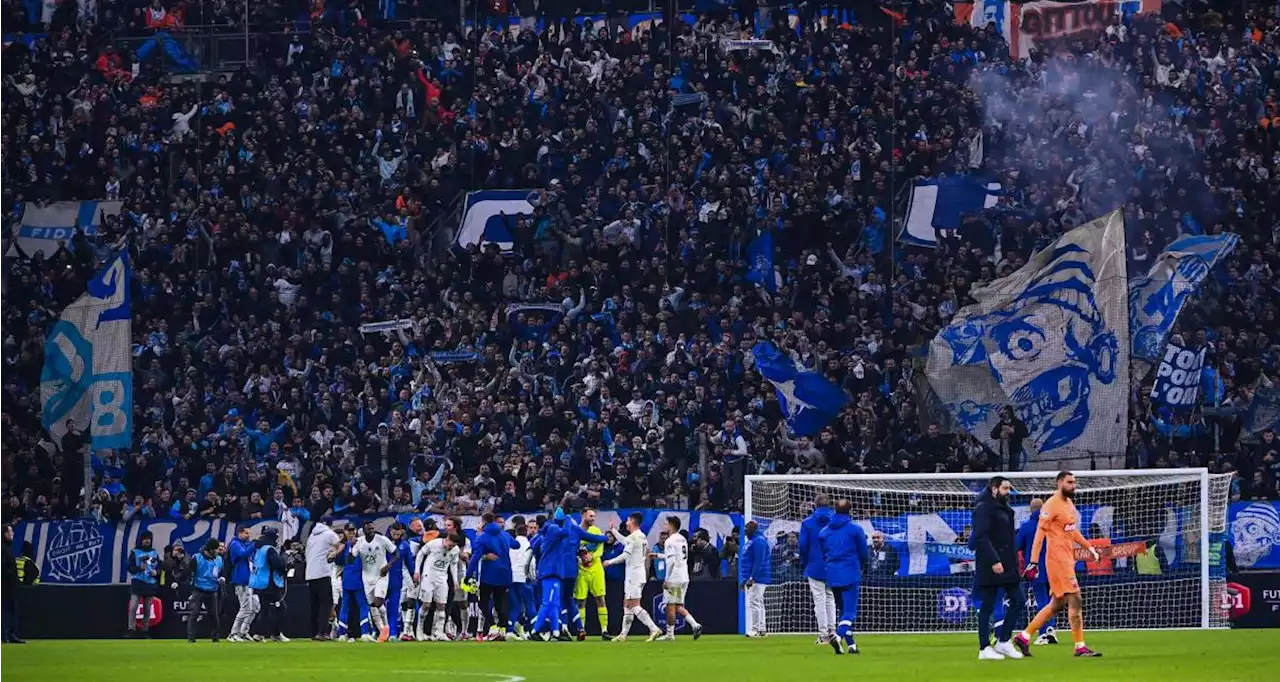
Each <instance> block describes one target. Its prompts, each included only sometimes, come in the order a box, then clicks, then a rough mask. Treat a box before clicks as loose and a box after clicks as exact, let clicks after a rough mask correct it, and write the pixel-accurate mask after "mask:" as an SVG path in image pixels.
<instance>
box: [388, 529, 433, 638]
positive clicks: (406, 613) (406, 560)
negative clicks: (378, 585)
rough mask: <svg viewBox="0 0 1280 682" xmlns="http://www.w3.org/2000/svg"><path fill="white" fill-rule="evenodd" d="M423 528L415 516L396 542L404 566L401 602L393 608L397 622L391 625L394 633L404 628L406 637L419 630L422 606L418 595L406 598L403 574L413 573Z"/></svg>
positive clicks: (403, 636) (402, 634)
mask: <svg viewBox="0 0 1280 682" xmlns="http://www.w3.org/2000/svg"><path fill="white" fill-rule="evenodd" d="M399 525H401V524H400V523H399V522H396V523H395V524H393V525H392V526H391V530H392V531H393V532H394V531H395V529H396V526H399ZM423 530H424V526H423V525H422V521H421V520H420V519H416V518H415V519H413V520H411V521H409V525H408V527H405V529H404V537H403V538H402V539H401V540H400V541H399V542H397V543H396V551H397V552H399V554H400V566H402V567H403V568H402V569H401V570H400V572H401V574H402V575H401V576H400V587H401V590H402V591H401V593H400V601H399V603H395V604H392V608H395V609H396V610H397V612H398V613H397V615H396V616H395V619H394V623H395V624H394V625H392V626H391V631H392V632H393V633H394V632H395V631H396V628H397V627H398V628H399V629H400V630H402V632H401V633H400V636H401V638H406V637H408V638H412V636H413V634H414V633H415V632H417V625H418V617H419V613H418V611H419V609H420V607H421V602H420V601H419V600H418V598H417V597H413V598H411V599H405V596H406V595H405V594H404V592H403V589H404V575H403V574H404V573H408V574H409V575H410V576H412V575H413V567H414V565H415V557H416V556H417V552H418V549H419V548H420V547H422V533H423ZM416 594H417V589H415V588H412V587H411V588H410V590H409V595H416ZM387 603H391V602H390V601H388V602H387Z"/></svg>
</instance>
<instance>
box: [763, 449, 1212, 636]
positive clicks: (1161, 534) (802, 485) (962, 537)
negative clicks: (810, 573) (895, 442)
mask: <svg viewBox="0 0 1280 682" xmlns="http://www.w3.org/2000/svg"><path fill="white" fill-rule="evenodd" d="M993 475H994V474H871V475H813V476H747V478H746V495H745V509H744V512H745V513H744V521H755V522H756V523H757V524H759V528H760V532H761V533H763V534H764V537H765V538H766V539H767V540H768V541H769V544H770V547H771V548H772V549H773V551H772V553H771V556H772V569H773V581H772V585H770V587H768V588H767V589H766V591H765V613H766V615H767V620H768V625H767V627H768V631H769V632H771V633H779V634H788V633H789V634H814V633H815V632H816V630H817V620H816V617H815V615H814V612H813V600H812V597H811V596H810V589H809V585H808V582H807V581H806V579H805V578H804V576H803V573H802V570H801V567H800V565H799V561H798V558H797V557H798V553H796V552H793V551H791V550H790V549H789V548H788V547H787V544H789V543H791V542H794V541H795V538H794V537H792V536H791V534H792V533H796V534H798V533H799V530H800V524H801V522H802V521H803V520H804V519H805V517H806V516H808V515H809V513H810V511H811V510H812V508H813V504H814V500H815V498H816V497H817V496H818V495H820V494H821V495H826V496H827V497H828V498H829V499H830V500H831V502H832V503H834V502H835V501H836V500H839V499H847V500H849V501H850V502H851V503H852V505H853V510H854V511H853V517H854V520H855V522H857V523H859V524H861V525H862V526H863V528H864V529H865V530H866V531H867V536H868V537H873V531H874V532H875V533H874V535H876V536H881V535H882V536H883V543H882V544H877V545H876V546H873V552H872V567H871V570H869V572H868V573H867V574H866V575H864V578H863V583H862V604H861V608H860V610H859V613H858V619H857V622H856V623H855V631H856V632H859V633H864V632H882V633H906V632H922V633H923V632H965V631H972V630H974V629H976V627H977V609H976V605H975V604H974V603H973V599H972V593H971V589H972V587H973V575H972V572H973V553H972V552H971V551H970V550H969V549H968V547H967V545H966V543H967V540H968V536H969V526H970V523H971V511H972V508H973V504H974V502H975V500H976V497H977V495H978V493H980V492H981V491H982V490H983V488H984V487H986V485H987V481H988V480H989V479H990V477H991V476H993ZM1000 475H1002V476H1005V477H1007V478H1009V479H1011V480H1012V482H1013V485H1014V490H1013V496H1012V498H1011V505H1012V506H1013V508H1014V511H1015V516H1016V522H1017V523H1018V524H1022V522H1023V521H1025V520H1026V519H1028V518H1029V516H1030V512H1029V510H1028V506H1029V504H1030V501H1031V500H1032V499H1033V498H1041V499H1047V498H1048V496H1050V495H1052V494H1053V493H1054V492H1055V490H1056V480H1055V479H1056V472H1014V473H1002V474H1000ZM1075 475H1076V482H1077V489H1076V495H1075V504H1076V508H1077V509H1078V511H1079V513H1080V525H1081V531H1082V532H1083V533H1084V535H1085V536H1086V537H1087V538H1089V539H1090V541H1091V544H1093V545H1094V546H1095V547H1096V548H1097V549H1098V550H1099V552H1100V553H1101V554H1103V559H1102V561H1100V562H1099V563H1098V564H1086V563H1085V562H1083V561H1080V562H1077V564H1076V574H1077V576H1078V578H1079V580H1080V585H1081V589H1082V594H1083V597H1084V602H1085V628H1086V630H1150V629H1168V628H1222V627H1226V626H1227V614H1226V611H1225V610H1224V609H1223V603H1224V602H1223V600H1224V599H1225V598H1226V597H1227V595H1226V593H1225V586H1226V567H1225V560H1224V558H1223V553H1222V541H1223V539H1224V538H1225V531H1226V514H1227V502H1228V496H1229V493H1230V485H1231V476H1230V474H1210V473H1209V472H1208V470H1207V469H1151V470H1116V471H1078V472H1075ZM783 543H787V544H783ZM780 544H781V545H782V546H781V547H780V546H779V545H780ZM1082 555H1086V552H1084V551H1083V550H1082V551H1080V552H1078V553H1077V558H1080V557H1081V556H1082ZM1033 604H1034V600H1030V599H1029V603H1028V609H1029V611H1030V613H1029V614H1028V615H1029V616H1030V615H1034V608H1035V607H1034V605H1033ZM1060 618H1061V622H1062V625H1063V626H1064V627H1065V625H1066V615H1065V613H1064V614H1063V615H1062V616H1061V617H1060ZM1022 622H1023V623H1024V624H1025V622H1026V621H1025V620H1024V621H1022Z"/></svg>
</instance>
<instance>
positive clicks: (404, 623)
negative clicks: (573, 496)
mask: <svg viewBox="0 0 1280 682" xmlns="http://www.w3.org/2000/svg"><path fill="white" fill-rule="evenodd" d="M595 519H596V512H595V511H594V510H592V509H587V510H585V511H583V513H582V516H581V523H575V522H573V521H572V520H571V519H570V518H569V517H568V516H567V515H566V514H565V513H564V511H563V510H560V509H557V510H556V512H555V514H554V515H553V516H552V517H551V518H549V519H548V518H546V517H543V516H539V517H537V518H536V519H526V518H525V517H523V516H515V517H512V518H511V520H510V530H507V529H506V528H504V519H502V518H500V517H496V516H494V515H493V514H486V515H485V516H484V517H483V520H482V526H481V528H480V529H479V530H478V531H477V532H476V534H475V538H474V539H470V538H468V537H467V536H466V535H465V534H464V533H463V532H462V530H461V526H460V521H459V520H458V519H456V518H447V519H445V522H444V530H443V531H441V530H440V529H439V528H438V527H437V525H436V522H435V520H434V519H431V518H427V519H425V520H422V519H413V520H412V521H410V523H409V524H407V525H405V524H401V523H395V524H393V525H392V526H391V528H390V530H389V531H388V535H382V534H380V533H378V532H377V531H376V529H375V527H374V526H373V524H372V523H366V524H365V525H364V528H363V532H362V534H361V535H360V536H359V537H357V535H356V531H355V528H354V527H347V528H345V529H344V531H343V535H342V536H339V535H338V534H337V533H336V532H335V531H333V530H331V529H329V528H328V527H327V526H324V525H323V524H317V525H316V529H315V530H313V531H312V533H313V535H315V534H328V535H329V536H332V537H327V536H322V537H321V538H319V539H320V541H321V542H323V543H324V544H325V545H327V546H329V547H330V549H329V551H328V553H327V556H326V558H327V560H328V561H331V562H332V569H331V570H332V577H331V581H330V582H331V584H332V590H333V594H332V598H333V601H332V602H331V603H333V604H334V608H333V610H332V612H331V613H330V614H329V618H330V635H329V637H330V638H334V639H338V640H344V641H349V640H353V639H360V640H363V641H378V642H385V641H387V640H389V639H393V638H398V639H400V640H403V641H450V640H459V639H470V638H472V637H474V638H475V639H476V640H477V641H501V640H518V641H523V640H538V641H551V640H552V639H558V640H569V639H572V638H573V637H575V636H576V637H577V638H578V639H579V640H582V639H585V638H586V636H587V635H586V628H585V621H584V617H583V614H584V613H585V610H586V608H587V605H588V599H591V600H592V601H593V602H594V605H595V607H596V613H597V618H598V621H599V623H600V630H601V631H600V636H601V638H602V639H605V640H614V641H625V640H626V638H627V635H628V633H629V632H630V630H631V627H632V624H633V622H634V621H637V620H638V621H640V624H641V625H643V626H645V628H647V630H648V641H662V640H672V639H674V638H675V626H674V624H675V622H676V615H677V614H679V615H680V616H682V617H683V618H684V620H685V622H686V623H687V624H688V625H689V627H690V628H691V629H692V632H693V637H694V639H697V638H698V637H699V636H701V634H702V627H701V625H700V624H699V623H698V621H697V620H696V619H695V618H694V617H693V615H692V614H690V613H689V612H688V610H687V609H686V608H685V606H684V596H685V594H686V592H687V590H688V585H689V570H688V554H689V549H688V542H687V540H686V539H685V536H684V535H683V534H682V533H681V532H680V520H679V518H677V517H674V516H673V517H668V518H667V519H666V522H665V523H666V530H667V535H669V537H668V538H667V539H666V540H665V542H664V544H663V547H662V549H663V551H662V553H661V554H658V553H656V552H650V551H649V549H648V548H649V543H648V538H647V536H646V535H645V533H644V531H643V530H641V527H642V525H643V523H644V518H643V516H641V515H639V514H633V515H631V516H630V517H629V518H627V520H626V524H625V526H626V533H625V534H624V533H622V532H619V531H618V530H617V529H616V528H612V527H611V528H610V529H609V532H608V534H607V535H606V534H605V533H602V532H601V531H600V530H599V529H598V528H596V526H595ZM606 554H607V555H608V557H607V558H606ZM655 558H660V559H662V561H663V563H664V564H665V566H666V575H665V578H664V582H663V593H664V596H665V600H666V607H665V608H666V611H667V613H666V615H667V619H666V623H667V627H666V630H665V632H664V631H663V630H662V629H661V628H659V627H658V625H657V624H656V623H654V621H653V618H652V617H651V616H650V615H649V613H648V612H647V611H645V609H644V607H643V606H641V603H640V602H641V598H642V597H643V590H644V585H645V583H646V582H647V580H648V563H649V560H651V559H655ZM616 564H623V565H624V567H625V579H624V592H625V594H624V600H623V604H624V605H623V609H624V613H623V618H622V624H621V628H620V629H619V630H618V631H617V633H616V634H613V633H610V632H609V628H608V625H609V610H608V607H607V606H606V603H605V567H606V566H612V565H616ZM388 605H390V607H389V606H388ZM464 616H465V617H464Z"/></svg>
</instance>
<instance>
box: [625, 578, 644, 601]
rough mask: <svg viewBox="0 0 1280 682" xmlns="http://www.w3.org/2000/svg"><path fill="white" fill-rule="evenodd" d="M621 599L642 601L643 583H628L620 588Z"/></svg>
mask: <svg viewBox="0 0 1280 682" xmlns="http://www.w3.org/2000/svg"><path fill="white" fill-rule="evenodd" d="M622 598H623V599H644V583H640V582H629V583H626V584H624V585H623V586H622Z"/></svg>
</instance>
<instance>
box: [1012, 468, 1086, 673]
mask: <svg viewBox="0 0 1280 682" xmlns="http://www.w3.org/2000/svg"><path fill="white" fill-rule="evenodd" d="M1075 496H1076V477H1075V474H1072V473H1071V472H1070V471H1063V472H1061V473H1059V474H1058V492H1056V493H1054V495H1053V497H1050V498H1049V501H1048V502H1045V503H1044V507H1042V508H1041V509H1040V525H1039V526H1038V527H1037V528H1036V538H1035V541H1034V542H1033V543H1032V547H1031V556H1030V557H1029V560H1030V563H1028V564H1027V568H1026V570H1025V571H1024V576H1025V577H1026V578H1027V579H1028V580H1034V579H1035V578H1036V576H1037V575H1038V574H1039V571H1040V565H1039V564H1037V563H1036V562H1035V559H1036V558H1038V557H1039V556H1040V548H1041V547H1042V546H1043V547H1044V548H1045V554H1044V557H1045V559H1044V563H1045V568H1046V569H1047V570H1048V571H1049V593H1050V594H1051V595H1053V601H1051V602H1049V605H1048V606H1046V607H1044V608H1043V609H1040V612H1039V613H1037V614H1036V617H1035V618H1032V619H1031V623H1030V624H1029V625H1028V626H1027V629H1026V630H1023V631H1022V632H1020V633H1018V634H1017V635H1016V636H1015V637H1014V638H1013V643H1014V644H1016V645H1017V646H1018V648H1019V649H1021V650H1022V654H1023V655H1024V656H1030V655H1031V633H1032V632H1035V631H1036V630H1038V629H1039V628H1040V626H1042V625H1044V624H1045V623H1046V622H1048V621H1049V619H1050V618H1053V617H1054V615H1055V614H1057V613H1058V611H1061V610H1062V606H1063V604H1066V606H1067V619H1068V620H1069V621H1070V622H1071V638H1072V640H1073V641H1074V642H1075V655H1076V656H1085V657H1098V656H1101V655H1102V654H1100V653H1098V652H1096V651H1093V650H1092V649H1090V648H1089V647H1087V646H1085V644H1084V605H1083V603H1082V602H1081V601H1080V583H1079V582H1078V581H1077V580H1076V571H1075V564H1076V558H1075V548H1074V546H1073V545H1079V546H1081V547H1083V548H1085V549H1087V550H1088V551H1089V554H1090V555H1091V556H1092V557H1093V560H1094V562H1097V561H1098V559H1099V557H1098V550H1096V549H1094V548H1093V547H1092V546H1091V545H1090V544H1089V541H1088V540H1087V539H1086V538H1085V537H1084V535H1083V534H1082V533H1081V532H1080V514H1079V513H1078V512H1077V511H1076V505H1075V502H1074V499H1075Z"/></svg>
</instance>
